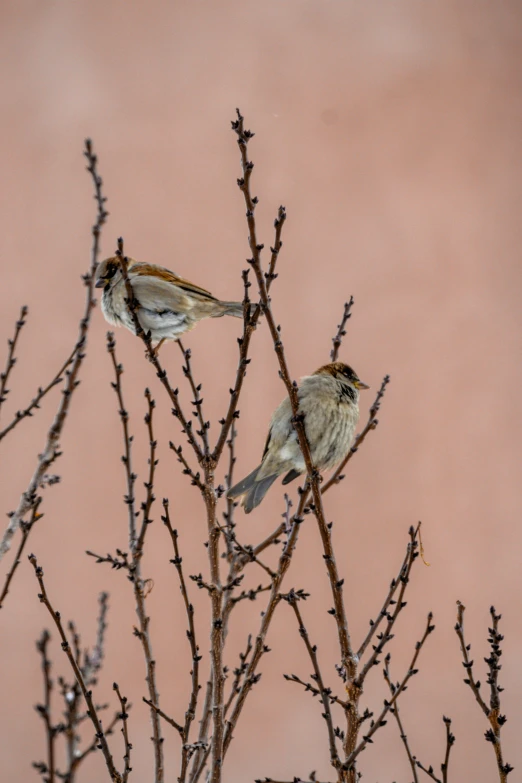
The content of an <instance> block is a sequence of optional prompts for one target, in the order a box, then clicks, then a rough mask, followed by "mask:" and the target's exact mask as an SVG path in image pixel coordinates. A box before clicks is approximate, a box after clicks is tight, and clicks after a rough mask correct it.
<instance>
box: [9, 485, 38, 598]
mask: <svg viewBox="0 0 522 783" xmlns="http://www.w3.org/2000/svg"><path fill="white" fill-rule="evenodd" d="M41 502H42V498H41V497H37V498H36V500H35V503H34V506H33V507H32V509H31V519H30V520H29V521H28V522H23V521H22V522H21V523H20V529H21V531H22V538H21V539H20V544H19V546H18V550H17V552H16V555H15V559H14V560H13V564H12V565H11V568H10V569H9V571H8V573H7V576H6V578H5V582H4V586H3V588H2V593H1V594H0V609H2V608H3V605H4V601H5V598H6V596H7V594H8V592H9V585H10V584H11V582H12V580H13V577H14V575H15V572H16V569H17V568H18V566H19V565H20V563H21V562H22V554H23V551H24V549H25V545H26V543H27V539H28V538H29V533H30V532H31V528H32V526H33V525H34V524H35V522H38V520H39V519H41V518H42V517H43V514H39V513H38V509H39V507H40V503H41Z"/></svg>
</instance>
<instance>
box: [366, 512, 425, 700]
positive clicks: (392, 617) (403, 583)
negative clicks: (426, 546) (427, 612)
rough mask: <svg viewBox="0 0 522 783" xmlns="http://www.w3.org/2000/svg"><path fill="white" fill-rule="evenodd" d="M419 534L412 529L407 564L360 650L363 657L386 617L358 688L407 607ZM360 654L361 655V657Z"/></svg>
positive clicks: (392, 584) (417, 529)
mask: <svg viewBox="0 0 522 783" xmlns="http://www.w3.org/2000/svg"><path fill="white" fill-rule="evenodd" d="M418 532H419V526H418V525H417V527H416V528H414V527H410V530H409V535H410V542H409V544H408V548H407V550H406V557H405V562H404V563H403V565H402V568H401V571H400V573H399V578H398V579H397V580H396V581H395V580H394V581H395V584H394V582H392V583H391V585H390V591H389V593H388V596H387V597H386V600H385V602H384V606H383V609H382V610H381V612H380V614H379V617H378V618H377V620H376V621H375V622H374V623H373V625H372V626H371V628H370V631H369V633H368V634H367V636H366V639H365V640H364V641H363V643H362V645H361V647H360V648H359V652H358V656H359V657H360V656H362V655H363V653H364V651H365V650H366V648H367V646H368V644H369V642H370V641H371V640H372V638H373V636H374V634H375V633H376V631H377V629H378V627H379V623H380V621H381V620H382V619H383V618H384V617H386V619H387V621H388V622H387V623H386V627H385V629H384V631H382V632H381V633H380V634H378V635H377V639H378V643H377V644H376V645H375V646H374V648H373V652H372V654H371V655H370V658H369V659H368V661H367V662H366V664H365V665H364V666H363V668H362V669H361V671H360V672H359V674H358V675H357V679H356V685H357V687H358V688H362V686H363V684H364V680H365V679H366V675H367V674H368V672H369V671H370V669H371V668H372V666H377V664H378V663H379V660H378V658H379V655H380V654H381V653H382V651H383V649H384V648H385V646H386V645H387V644H388V642H390V641H391V640H392V639H393V634H392V630H393V626H394V625H395V623H396V621H397V618H398V616H399V614H400V613H401V612H402V610H403V609H404V608H405V606H406V602H405V601H404V600H403V598H404V593H405V591H406V588H407V587H408V584H409V581H410V573H411V569H412V566H413V563H414V562H415V560H416V559H417V557H418V556H419V553H418V544H417V536H418ZM399 585H400V589H399V595H398V598H397V601H395V600H394V599H393V595H394V594H395V591H396V589H397V587H398V586H399ZM391 604H394V605H395V609H394V611H393V612H392V613H391V614H390V613H389V612H388V607H389V606H390V605H391ZM359 653H360V655H359Z"/></svg>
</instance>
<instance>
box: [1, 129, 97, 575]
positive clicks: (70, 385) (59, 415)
mask: <svg viewBox="0 0 522 783" xmlns="http://www.w3.org/2000/svg"><path fill="white" fill-rule="evenodd" d="M84 155H85V157H86V158H87V161H88V166H87V170H88V171H89V173H90V174H91V177H92V180H93V184H94V191H95V195H94V198H95V201H96V206H97V214H96V221H95V223H94V225H93V227H92V237H93V241H92V250H91V264H90V268H89V271H88V272H87V274H85V275H84V278H83V279H84V283H85V286H86V288H87V295H86V302H85V310H84V314H83V318H82V319H81V321H80V325H79V335H78V338H77V340H76V343H75V345H74V349H73V355H74V358H73V360H72V363H71V366H70V369H69V370H67V372H66V380H65V384H64V388H63V394H62V398H61V401H60V404H59V406H58V410H57V411H56V414H55V417H54V421H53V423H52V425H51V427H50V429H49V431H48V432H47V435H46V439H45V444H44V448H43V449H42V451H41V453H40V454H39V456H38V462H37V466H36V470H35V472H34V474H33V477H32V479H31V481H30V482H29V485H28V487H27V489H26V490H25V492H24V493H23V494H22V496H21V498H20V501H19V503H18V507H17V508H16V510H15V511H14V512H13V513H12V514H11V516H10V520H9V524H8V526H7V528H6V530H5V532H4V535H3V537H2V540H1V541H0V560H1V559H2V557H3V556H4V555H5V554H6V552H8V551H9V549H10V547H11V541H12V539H13V536H14V535H15V533H16V531H17V530H18V528H19V527H20V523H21V522H22V521H23V519H24V517H25V516H26V515H27V514H28V513H29V512H30V511H31V509H32V508H33V506H34V505H35V503H36V498H37V490H38V487H39V486H40V485H41V484H42V482H43V481H44V477H45V474H46V473H47V471H48V469H49V467H50V465H52V463H53V462H54V461H55V460H56V459H58V457H59V456H61V451H60V444H59V441H60V437H61V434H62V431H63V428H64V426H65V422H66V420H67V415H68V413H69V410H70V406H71V401H72V397H73V394H74V391H75V390H76V388H77V387H78V385H79V383H80V381H79V380H78V376H79V373H80V369H81V367H82V364H83V360H84V358H85V348H86V345H87V335H88V332H89V327H90V322H91V313H92V310H93V308H94V305H95V300H94V298H93V291H94V273H95V271H96V267H97V265H98V254H99V241H100V233H101V228H102V226H103V224H104V223H105V221H106V219H107V216H108V214H109V213H108V212H107V211H106V209H105V201H106V199H105V197H104V196H103V194H102V180H101V177H100V176H99V175H98V172H97V157H96V155H95V154H94V152H93V151H92V145H91V141H90V140H89V139H88V140H87V141H86V142H85V152H84Z"/></svg>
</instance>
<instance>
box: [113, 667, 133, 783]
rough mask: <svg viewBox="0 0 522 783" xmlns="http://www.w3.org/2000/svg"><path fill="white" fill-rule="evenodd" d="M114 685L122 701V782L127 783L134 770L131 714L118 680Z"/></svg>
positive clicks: (119, 699)
mask: <svg viewBox="0 0 522 783" xmlns="http://www.w3.org/2000/svg"><path fill="white" fill-rule="evenodd" d="M112 687H113V689H114V690H115V691H116V695H117V697H118V701H119V702H120V713H119V715H118V718H119V719H120V720H121V724H122V725H121V733H122V734H123V743H124V746H125V752H124V754H123V762H124V764H125V766H124V769H123V774H122V776H121V781H122V783H127V780H128V779H129V775H130V773H131V772H132V767H131V765H130V755H131V750H132V745H131V744H130V742H129V729H128V726H127V719H128V717H129V714H128V712H127V701H128V699H127V697H126V696H122V695H121V693H120V689H119V687H118V683H117V682H115V683H114V684H113V686H112Z"/></svg>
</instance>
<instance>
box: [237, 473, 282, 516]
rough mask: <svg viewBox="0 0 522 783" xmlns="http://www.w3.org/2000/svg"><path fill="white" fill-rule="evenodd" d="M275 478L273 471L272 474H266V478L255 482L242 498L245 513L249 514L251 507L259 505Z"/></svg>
mask: <svg viewBox="0 0 522 783" xmlns="http://www.w3.org/2000/svg"><path fill="white" fill-rule="evenodd" d="M276 478H277V473H275V474H274V475H273V476H267V477H266V478H264V479H261V480H260V481H256V482H255V484H254V486H253V487H252V489H251V490H250V491H249V492H248V494H247V495H245V497H244V498H243V507H244V509H245V514H250V512H251V511H252V509H254V508H256V506H259V504H260V503H261V501H262V500H263V498H264V497H265V495H266V493H267V492H268V490H269V489H270V487H271V486H272V484H273V483H274V481H275V480H276Z"/></svg>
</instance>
